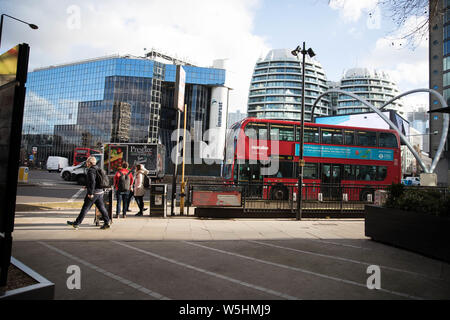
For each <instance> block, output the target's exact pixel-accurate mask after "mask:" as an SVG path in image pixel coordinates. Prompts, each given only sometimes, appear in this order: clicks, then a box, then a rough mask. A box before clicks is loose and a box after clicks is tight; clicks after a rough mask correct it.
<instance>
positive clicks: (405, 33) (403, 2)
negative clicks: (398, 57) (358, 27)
mask: <svg viewBox="0 0 450 320" xmlns="http://www.w3.org/2000/svg"><path fill="white" fill-rule="evenodd" d="M378 6H379V7H380V8H382V9H383V13H384V15H385V16H386V17H388V18H389V19H391V20H392V21H393V22H394V23H395V24H396V26H397V27H396V29H395V30H393V31H392V32H390V33H391V35H392V36H391V38H392V39H393V40H397V41H398V42H399V45H400V46H403V45H406V46H410V47H411V48H415V47H417V45H418V44H419V43H420V42H422V41H423V40H428V31H429V26H430V21H434V20H435V19H436V18H438V17H441V16H442V15H443V14H444V9H443V6H442V1H439V0H430V1H428V0H379V1H378ZM369 14H370V13H369Z"/></svg>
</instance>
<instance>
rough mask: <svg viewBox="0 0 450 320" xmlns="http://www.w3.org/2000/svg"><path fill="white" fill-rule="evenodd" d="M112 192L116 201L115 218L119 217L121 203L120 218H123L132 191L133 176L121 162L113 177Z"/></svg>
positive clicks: (126, 165) (124, 163)
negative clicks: (120, 166) (113, 191)
mask: <svg viewBox="0 0 450 320" xmlns="http://www.w3.org/2000/svg"><path fill="white" fill-rule="evenodd" d="M114 190H115V191H116V192H115V193H116V200H117V206H116V215H115V218H118V217H119V214H120V204H121V202H123V207H122V216H123V218H125V217H126V215H127V208H128V204H127V202H128V196H129V193H130V191H132V190H133V174H132V173H131V171H129V170H128V163H127V162H123V163H122V168H121V169H120V170H118V171H117V173H116V174H115V175H114Z"/></svg>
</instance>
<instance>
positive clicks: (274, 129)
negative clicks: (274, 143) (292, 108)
mask: <svg viewBox="0 0 450 320" xmlns="http://www.w3.org/2000/svg"><path fill="white" fill-rule="evenodd" d="M277 138H278V140H280V141H294V126H284V125H275V124H272V125H270V139H272V140H277Z"/></svg>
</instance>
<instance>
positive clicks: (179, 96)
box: [174, 65, 186, 112]
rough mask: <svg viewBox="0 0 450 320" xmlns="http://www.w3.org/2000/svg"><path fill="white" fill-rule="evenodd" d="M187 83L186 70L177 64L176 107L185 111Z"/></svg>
mask: <svg viewBox="0 0 450 320" xmlns="http://www.w3.org/2000/svg"><path fill="white" fill-rule="evenodd" d="M185 84H186V71H184V68H183V66H180V65H177V74H176V81H175V97H174V108H175V109H177V110H179V111H180V112H184V88H185Z"/></svg>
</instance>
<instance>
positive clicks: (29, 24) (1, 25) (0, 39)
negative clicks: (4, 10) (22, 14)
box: [0, 14, 38, 46]
mask: <svg viewBox="0 0 450 320" xmlns="http://www.w3.org/2000/svg"><path fill="white" fill-rule="evenodd" d="M3 16H5V17H9V18H11V19H14V20H17V21H19V22H22V23H25V24H27V25H28V26H29V27H30V28H31V29H37V28H38V26H37V25H35V24H32V23H28V22H25V21H23V20H20V19H17V18H14V17H11V16H9V15H7V14H2V17H1V20H0V46H1V43H2V29H3Z"/></svg>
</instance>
